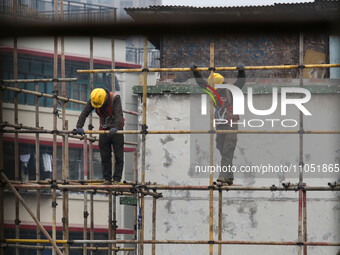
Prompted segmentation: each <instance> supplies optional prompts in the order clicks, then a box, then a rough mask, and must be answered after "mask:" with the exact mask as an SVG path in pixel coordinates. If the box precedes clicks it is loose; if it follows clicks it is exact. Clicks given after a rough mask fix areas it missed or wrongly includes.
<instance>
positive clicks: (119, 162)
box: [99, 134, 124, 181]
mask: <svg viewBox="0 0 340 255" xmlns="http://www.w3.org/2000/svg"><path fill="white" fill-rule="evenodd" d="M112 147H113V152H114V155H115V172H114V175H113V176H112V157H111V153H112ZM99 149H100V156H101V158H102V168H103V177H104V179H105V180H111V178H113V179H114V180H115V181H120V180H121V179H122V174H123V166H124V135H122V134H114V135H110V134H100V135H99Z"/></svg>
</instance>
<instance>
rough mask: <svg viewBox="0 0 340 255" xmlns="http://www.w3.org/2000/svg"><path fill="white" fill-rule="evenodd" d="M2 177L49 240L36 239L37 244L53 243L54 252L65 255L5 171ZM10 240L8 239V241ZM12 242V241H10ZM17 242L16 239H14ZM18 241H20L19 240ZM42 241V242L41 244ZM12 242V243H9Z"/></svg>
mask: <svg viewBox="0 0 340 255" xmlns="http://www.w3.org/2000/svg"><path fill="white" fill-rule="evenodd" d="M0 176H1V178H2V179H3V180H4V181H5V182H6V183H7V185H8V186H9V187H10V189H11V190H12V191H13V193H14V195H15V197H16V198H18V200H19V201H20V202H21V203H22V205H23V206H24V207H25V209H26V211H27V212H28V213H29V215H31V217H32V219H33V220H34V221H35V223H36V224H37V225H38V227H39V228H40V230H41V231H42V232H43V234H44V235H45V237H46V238H47V239H48V240H43V241H42V240H41V239H40V240H38V239H35V243H43V242H48V243H51V244H52V246H53V248H54V250H55V251H56V252H57V253H58V254H59V255H63V254H62V253H61V251H60V250H59V248H58V247H57V244H56V241H55V240H53V239H52V238H51V236H50V235H49V234H48V233H47V231H46V230H45V228H44V227H43V225H41V223H40V221H39V220H38V219H37V217H36V216H35V215H34V213H33V212H32V211H31V209H30V208H29V206H28V205H27V204H26V202H25V200H24V199H23V198H22V197H21V196H20V194H19V192H18V191H17V190H16V189H15V188H14V186H13V185H12V184H11V182H10V181H9V180H8V178H7V176H6V175H5V174H4V173H3V171H0ZM6 240H8V239H6ZM9 240H10V239H9ZM14 240H15V239H14ZM17 240H18V239H17ZM41 241H42V242H41ZM6 242H7V241H6ZM8 242H10V241H8Z"/></svg>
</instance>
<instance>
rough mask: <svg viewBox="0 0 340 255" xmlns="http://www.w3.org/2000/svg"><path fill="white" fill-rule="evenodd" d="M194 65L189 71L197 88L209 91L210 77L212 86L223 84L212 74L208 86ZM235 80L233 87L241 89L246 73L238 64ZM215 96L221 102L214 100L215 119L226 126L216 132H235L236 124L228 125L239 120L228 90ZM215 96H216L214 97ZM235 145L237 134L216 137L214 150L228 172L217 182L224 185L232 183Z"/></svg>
mask: <svg viewBox="0 0 340 255" xmlns="http://www.w3.org/2000/svg"><path fill="white" fill-rule="evenodd" d="M196 67H197V66H196V65H195V64H193V65H191V67H190V69H191V70H192V71H193V74H194V77H195V79H196V82H197V84H198V86H200V87H201V88H203V89H209V86H208V84H210V83H211V82H212V80H211V79H212V77H213V79H214V80H213V81H214V84H222V83H223V82H224V77H223V76H222V75H221V74H219V73H214V74H213V76H211V75H210V76H209V78H208V84H207V82H206V81H205V80H204V79H203V77H202V75H201V73H200V72H198V71H196V70H195V69H196ZM237 70H238V74H237V80H236V81H235V82H234V84H233V85H235V86H237V87H239V88H240V89H242V88H243V86H244V84H245V82H246V73H245V71H244V65H243V64H238V65H237ZM216 92H217V94H218V95H219V97H220V98H221V102H222V104H221V102H220V101H219V100H217V99H216V104H217V105H216V107H215V117H214V118H215V119H223V120H227V124H223V125H217V126H216V129H217V130H237V129H238V126H237V124H233V125H230V123H235V122H237V121H238V120H239V116H238V115H234V114H233V96H232V94H231V92H230V91H229V90H228V89H225V88H219V89H216ZM215 96H217V95H215ZM236 143H237V134H236V133H229V134H220V133H218V134H217V135H216V148H217V149H218V150H219V152H220V154H221V167H224V169H228V171H225V172H224V171H221V172H220V174H219V177H218V179H217V182H220V183H222V184H224V185H232V184H233V183H234V173H233V172H232V171H231V167H232V165H233V157H234V151H235V148H236Z"/></svg>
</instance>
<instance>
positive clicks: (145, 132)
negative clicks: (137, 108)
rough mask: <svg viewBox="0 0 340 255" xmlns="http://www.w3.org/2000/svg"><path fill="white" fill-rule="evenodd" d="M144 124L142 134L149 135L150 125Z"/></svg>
mask: <svg viewBox="0 0 340 255" xmlns="http://www.w3.org/2000/svg"><path fill="white" fill-rule="evenodd" d="M141 126H142V130H141V132H140V133H141V134H143V135H147V134H148V126H147V125H146V124H143V125H141Z"/></svg>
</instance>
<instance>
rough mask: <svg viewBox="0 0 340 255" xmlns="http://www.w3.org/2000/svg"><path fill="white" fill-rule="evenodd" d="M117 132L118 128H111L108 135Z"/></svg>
mask: <svg viewBox="0 0 340 255" xmlns="http://www.w3.org/2000/svg"><path fill="white" fill-rule="evenodd" d="M117 131H118V128H111V129H110V135H113V134H115V133H116V132H117Z"/></svg>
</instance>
